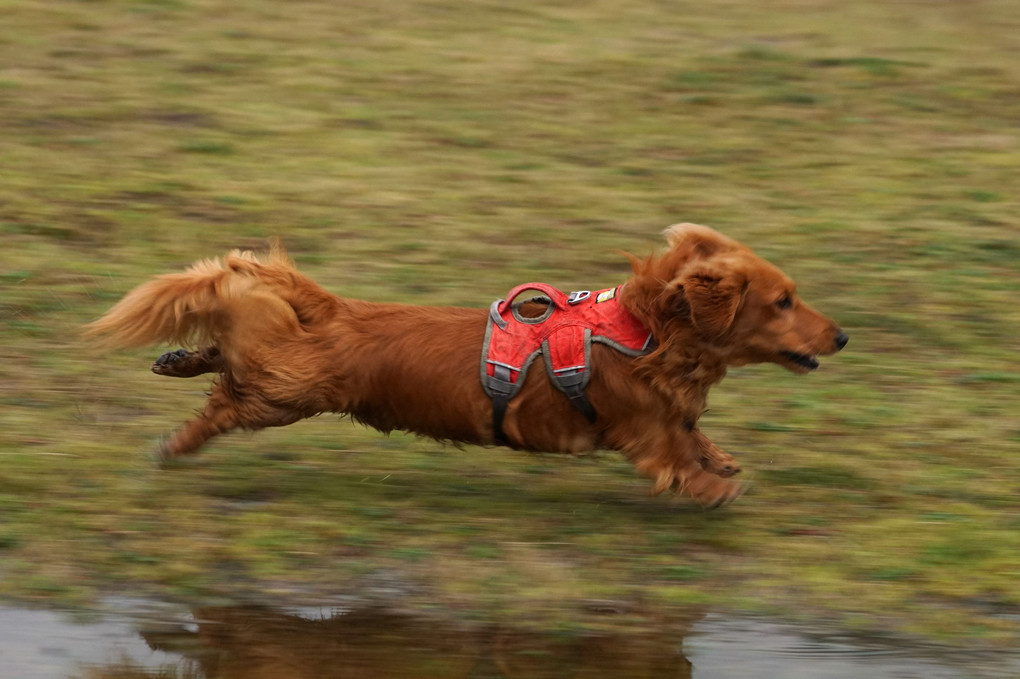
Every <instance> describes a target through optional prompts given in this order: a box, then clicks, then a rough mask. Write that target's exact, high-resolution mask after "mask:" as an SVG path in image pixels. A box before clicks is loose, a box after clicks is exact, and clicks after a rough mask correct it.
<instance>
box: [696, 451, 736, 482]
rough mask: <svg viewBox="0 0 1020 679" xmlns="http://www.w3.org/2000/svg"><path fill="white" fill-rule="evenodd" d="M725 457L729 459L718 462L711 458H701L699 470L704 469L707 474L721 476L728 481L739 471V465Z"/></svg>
mask: <svg viewBox="0 0 1020 679" xmlns="http://www.w3.org/2000/svg"><path fill="white" fill-rule="evenodd" d="M726 457H727V458H729V459H728V460H719V459H713V458H703V459H702V460H701V468H702V469H704V470H705V471H706V472H708V473H709V474H715V475H716V476H721V477H723V478H724V479H728V478H730V477H731V476H736V475H737V474H739V473H740V471H741V470H740V463H739V462H737V461H736V460H735V459H733V458H732V457H730V456H729V455H727V456H726Z"/></svg>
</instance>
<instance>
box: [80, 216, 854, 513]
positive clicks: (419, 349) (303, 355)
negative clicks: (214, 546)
mask: <svg viewBox="0 0 1020 679" xmlns="http://www.w3.org/2000/svg"><path fill="white" fill-rule="evenodd" d="M665 237H666V240H667V243H668V247H667V248H666V249H665V250H663V251H661V252H659V253H657V254H653V255H651V256H649V257H647V258H644V259H642V258H637V257H635V256H633V255H627V256H628V257H629V259H630V262H631V267H632V269H633V275H632V276H631V277H630V278H629V279H628V280H627V281H626V282H625V284H623V285H622V286H620V287H619V288H617V289H616V290H618V295H617V297H618V301H619V304H620V305H621V306H622V307H624V308H625V309H626V310H627V311H628V312H629V313H630V314H631V315H632V316H633V318H634V319H636V321H637V322H639V323H640V324H642V325H643V327H645V328H647V330H648V333H649V334H650V337H651V342H650V345H649V348H648V349H647V350H646V351H645V352H644V353H642V354H641V355H636V356H635V355H628V354H625V353H622V352H620V351H617V350H615V349H614V348H613V347H611V346H608V345H606V344H600V343H596V344H593V345H592V346H591V348H590V371H589V375H588V381H587V384H586V388H585V390H584V397H585V398H586V399H587V401H588V402H589V403H590V405H591V406H592V408H593V409H594V412H595V413H597V417H595V418H594V419H592V418H589V417H585V415H584V413H582V412H579V411H578V409H577V408H574V407H573V406H572V404H571V402H570V400H569V399H568V398H566V397H565V396H564V394H563V393H561V391H560V390H559V389H557V388H556V386H555V384H554V383H553V380H550V379H549V378H548V377H547V376H546V375H544V374H542V371H540V370H532V371H531V372H530V373H528V374H527V375H526V376H522V379H521V382H522V384H521V387H520V391H519V393H518V394H517V395H516V396H514V398H513V399H511V400H510V401H509V402H508V403H506V404H505V406H506V408H505V413H503V417H502V421H501V423H500V424H501V429H502V431H501V432H499V431H497V426H496V424H494V421H493V411H494V405H493V401H492V400H491V399H490V398H489V397H488V396H487V394H486V392H485V390H484V389H483V386H482V380H480V379H479V369H478V367H479V361H478V356H479V350H480V347H481V346H482V344H483V341H484V340H485V339H486V337H485V336H486V332H487V322H488V320H489V318H490V317H491V316H492V315H493V313H494V312H493V311H492V310H490V311H489V312H487V311H486V310H485V309H478V308H458V307H427V306H411V305H404V304H377V303H372V302H368V301H362V300H355V299H348V298H343V297H338V296H336V295H333V294H331V293H330V292H327V291H326V290H325V289H323V288H321V287H320V286H319V285H317V284H316V283H315V282H313V281H312V280H311V279H309V278H307V277H306V276H304V275H302V274H301V273H299V272H298V271H297V269H296V268H295V267H294V264H293V263H292V262H291V261H290V259H289V258H288V257H287V255H286V253H285V251H284V250H283V247H282V246H281V245H279V244H278V243H275V244H274V245H273V247H272V248H271V250H270V252H269V254H268V255H262V256H257V255H255V254H253V253H251V252H240V251H234V252H232V253H230V254H229V255H228V256H227V257H226V258H224V259H222V260H220V259H212V260H205V261H201V262H198V263H196V264H194V265H193V266H191V267H190V268H188V269H187V270H186V271H184V272H183V273H172V274H165V275H162V276H158V277H156V278H155V279H154V280H151V281H149V282H147V283H144V284H142V285H140V286H139V287H137V288H135V289H134V290H133V291H131V292H129V293H128V294H127V295H126V296H125V297H124V298H123V299H122V300H121V301H120V302H118V303H117V304H116V305H115V306H114V307H113V308H112V309H110V310H109V311H108V312H107V313H106V314H105V315H104V316H102V317H101V318H99V319H98V320H96V321H94V322H93V323H91V324H89V325H88V326H87V328H86V334H87V335H88V336H94V337H99V336H103V337H105V338H106V342H107V343H108V344H110V345H115V346H121V347H136V346H145V345H149V344H154V343H157V342H166V343H177V344H183V345H184V346H193V347H197V349H196V350H193V351H188V350H184V349H180V350H177V351H174V352H169V353H166V354H163V355H162V356H160V357H159V359H157V361H156V362H155V364H154V365H153V366H152V371H153V372H155V373H157V374H160V375H166V376H174V377H193V376H196V375H201V374H205V373H216V374H217V379H215V380H214V383H213V386H212V389H211V392H210V394H209V399H208V401H207V402H206V404H205V407H204V409H203V410H202V411H201V412H200V413H199V414H198V416H197V417H196V418H195V419H192V420H190V421H188V422H186V423H185V424H184V425H183V426H182V427H181V428H180V429H179V430H178V431H177V432H176V433H175V434H173V435H172V436H171V437H170V438H169V439H167V440H165V441H164V442H163V443H161V444H160V447H159V449H158V450H157V454H158V455H159V457H160V458H161V459H162V460H173V459H176V458H181V457H184V456H187V455H191V454H193V453H195V452H196V451H197V450H198V449H199V448H200V447H201V446H202V445H203V444H204V443H205V442H206V441H208V440H209V439H210V438H211V437H213V436H216V435H218V434H222V433H225V432H228V431H230V430H233V429H237V428H244V429H248V430H257V429H261V428H263V427H276V426H283V425H288V424H291V423H293V422H296V421H298V420H301V419H303V418H307V417H311V416H313V415H317V414H320V413H327V412H331V413H341V414H347V415H350V416H351V417H352V418H353V419H354V420H356V421H358V422H361V423H363V424H365V425H368V426H371V427H374V428H376V429H378V430H380V431H383V432H389V431H392V430H398V429H399V430H404V431H408V432H413V433H415V434H419V435H424V436H427V437H431V438H434V439H437V440H440V441H449V442H457V443H467V444H478V445H483V446H485V445H493V444H494V443H496V442H497V437H498V435H500V434H501V436H499V442H501V443H505V444H507V445H510V446H512V447H514V448H519V449H525V450H531V451H545V452H565V453H581V452H584V451H592V450H596V449H612V450H617V451H620V452H622V453H623V454H624V455H626V456H627V457H628V458H629V460H630V461H631V462H632V464H633V465H634V466H635V467H636V469H637V470H638V471H640V472H641V473H643V474H645V475H646V476H648V477H650V478H651V479H652V480H653V481H654V485H653V488H652V492H653V493H656V494H657V493H661V492H662V491H664V490H666V489H672V490H674V491H676V492H679V493H685V494H687V495H689V496H690V497H691V498H693V499H694V500H695V501H696V502H698V503H700V504H702V505H704V506H707V507H717V506H721V505H723V504H726V503H728V502H730V501H732V500H733V499H735V498H736V497H737V496H739V495H740V493H741V489H742V486H741V484H740V483H738V481H737V480H736V479H735V478H734V476H735V475H736V474H737V473H738V472H739V471H740V466H739V464H738V463H737V462H736V460H735V459H734V458H733V457H732V456H731V455H729V454H728V453H726V452H725V451H724V450H722V449H721V448H719V447H718V446H716V445H715V444H714V443H712V441H710V440H709V439H708V437H707V436H705V434H704V433H703V432H702V431H701V429H700V428H699V427H698V418H699V417H700V415H701V414H702V412H703V411H704V410H705V405H706V398H707V395H708V391H709V388H710V387H711V386H712V385H713V384H715V383H716V382H719V381H720V380H721V379H722V378H723V376H724V375H725V374H726V371H727V369H728V368H730V367H736V366H741V365H745V364H749V363H762V362H771V363H775V364H778V365H780V366H782V367H784V368H786V369H788V370H791V371H793V372H795V373H807V372H810V371H812V370H814V369H816V368H817V367H818V365H819V362H818V357H820V356H826V355H831V354H834V353H836V352H837V351H839V350H841V349H842V348H843V347H844V346H845V345H846V344H847V340H848V337H847V335H846V333H844V332H843V330H842V329H841V328H840V327H839V326H838V325H837V324H836V323H834V322H833V321H832V320H830V319H829V318H826V317H825V316H823V315H821V314H820V313H818V312H817V311H815V310H814V309H812V308H811V307H810V306H808V305H807V304H806V303H804V302H803V301H801V300H800V298H799V297H798V296H797V293H796V288H795V286H794V283H793V281H792V280H791V279H790V278H789V277H788V276H786V275H785V274H784V273H783V272H781V271H780V270H779V269H778V268H777V267H775V266H773V265H772V264H770V263H769V262H767V261H765V260H763V259H761V258H760V257H758V256H757V255H755V254H754V253H753V252H752V251H751V250H750V249H749V248H748V247H747V246H745V245H743V244H741V243H739V242H737V241H735V240H733V239H731V238H728V237H726V236H724V235H722V234H720V233H718V232H716V231H714V230H712V229H710V228H708V227H705V226H699V225H696V224H677V225H673V226H671V227H669V228H668V229H666V231H665ZM607 292H608V291H607ZM507 301H508V302H512V301H513V300H507ZM549 304H550V300H549V299H548V298H536V299H535V300H532V301H529V302H525V303H524V304H523V305H517V308H520V309H522V311H521V313H522V314H523V315H524V316H529V315H530V316H536V315H538V314H539V313H540V312H541V311H542V310H543V309H545V308H547V307H548V306H549ZM493 309H495V305H494V307H493Z"/></svg>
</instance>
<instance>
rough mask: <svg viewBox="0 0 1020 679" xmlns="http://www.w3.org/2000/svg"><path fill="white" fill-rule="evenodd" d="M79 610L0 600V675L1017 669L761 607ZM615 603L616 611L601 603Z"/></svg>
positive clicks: (930, 678) (956, 673)
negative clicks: (601, 627)
mask: <svg viewBox="0 0 1020 679" xmlns="http://www.w3.org/2000/svg"><path fill="white" fill-rule="evenodd" d="M114 608H115V609H116V610H115V611H112V612H111V611H107V612H105V613H93V614H92V615H91V616H90V617H89V619H87V620H85V621H84V623H83V621H81V620H79V621H78V622H72V621H70V620H68V619H67V618H66V617H65V616H62V615H60V614H58V613H53V612H50V611H27V610H20V609H10V608H3V607H0V677H3V678H4V679H7V678H8V677H10V678H11V679H71V678H73V679H142V678H148V679H153V678H157V679H242V678H243V679H310V678H312V677H316V678H330V677H337V678H342V679H346V678H352V679H372V678H374V677H386V678H388V679H389V678H407V679H432V678H440V677H441V678H443V679H456V678H460V677H463V678H464V679H488V678H491V679H500V678H501V679H517V678H522V677H528V678H537V679H540V678H544V677H555V678H556V679H566V678H585V677H592V678H594V677H608V678H613V677H628V678H633V679H642V678H643V677H673V678H680V679H683V678H685V677H686V678H691V677H694V678H696V679H746V678H747V677H759V676H769V677H811V678H812V679H821V678H825V679H859V678H860V677H925V679H964V678H967V677H975V678H981V679H985V678H992V677H1016V676H1020V655H1018V654H1017V653H1016V652H1011V653H998V654H993V655H988V654H985V655H974V654H967V653H962V652H959V651H958V650H955V651H954V650H952V649H947V648H941V647H940V648H935V647H931V646H923V645H903V644H893V643H892V642H889V641H883V642H880V643H865V642H863V641H861V640H860V639H858V638H854V637H849V636H846V635H832V634H829V635H827V636H820V635H819V634H818V633H817V632H816V631H814V630H807V629H801V628H797V627H793V626H790V625H787V624H782V623H775V622H769V621H766V620H761V619H753V618H727V617H723V616H719V615H715V614H709V615H707V616H706V615H702V614H700V613H692V614H691V616H690V617H687V618H683V619H669V620H666V619H663V620H659V621H658V622H657V623H656V624H655V625H653V626H652V627H651V628H650V627H649V626H648V624H647V622H648V621H647V619H645V620H644V623H645V624H643V625H641V626H632V625H628V624H627V623H628V616H627V614H626V613H625V612H620V611H616V612H613V613H612V614H609V615H606V616H604V618H603V621H604V623H605V627H606V628H607V629H606V630H605V631H600V632H584V633H567V632H562V631H561V632H543V633H540V632H535V631H528V630H523V629H520V628H514V627H508V626H506V625H497V624H481V623H475V624H468V623H463V624H454V623H451V622H450V621H449V617H448V614H444V616H443V618H442V619H427V618H421V617H410V616H407V615H401V614H398V613H394V612H392V611H387V610H381V609H356V610H343V609H319V608H314V609H286V610H281V609H272V608H267V607H263V606H247V607H214V608H200V609H194V610H191V611H188V610H184V609H177V608H173V607H167V606H166V605H163V604H158V603H155V602H138V601H127V602H124V601H122V602H119V605H117V606H115V607H114ZM607 613H609V611H607Z"/></svg>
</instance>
